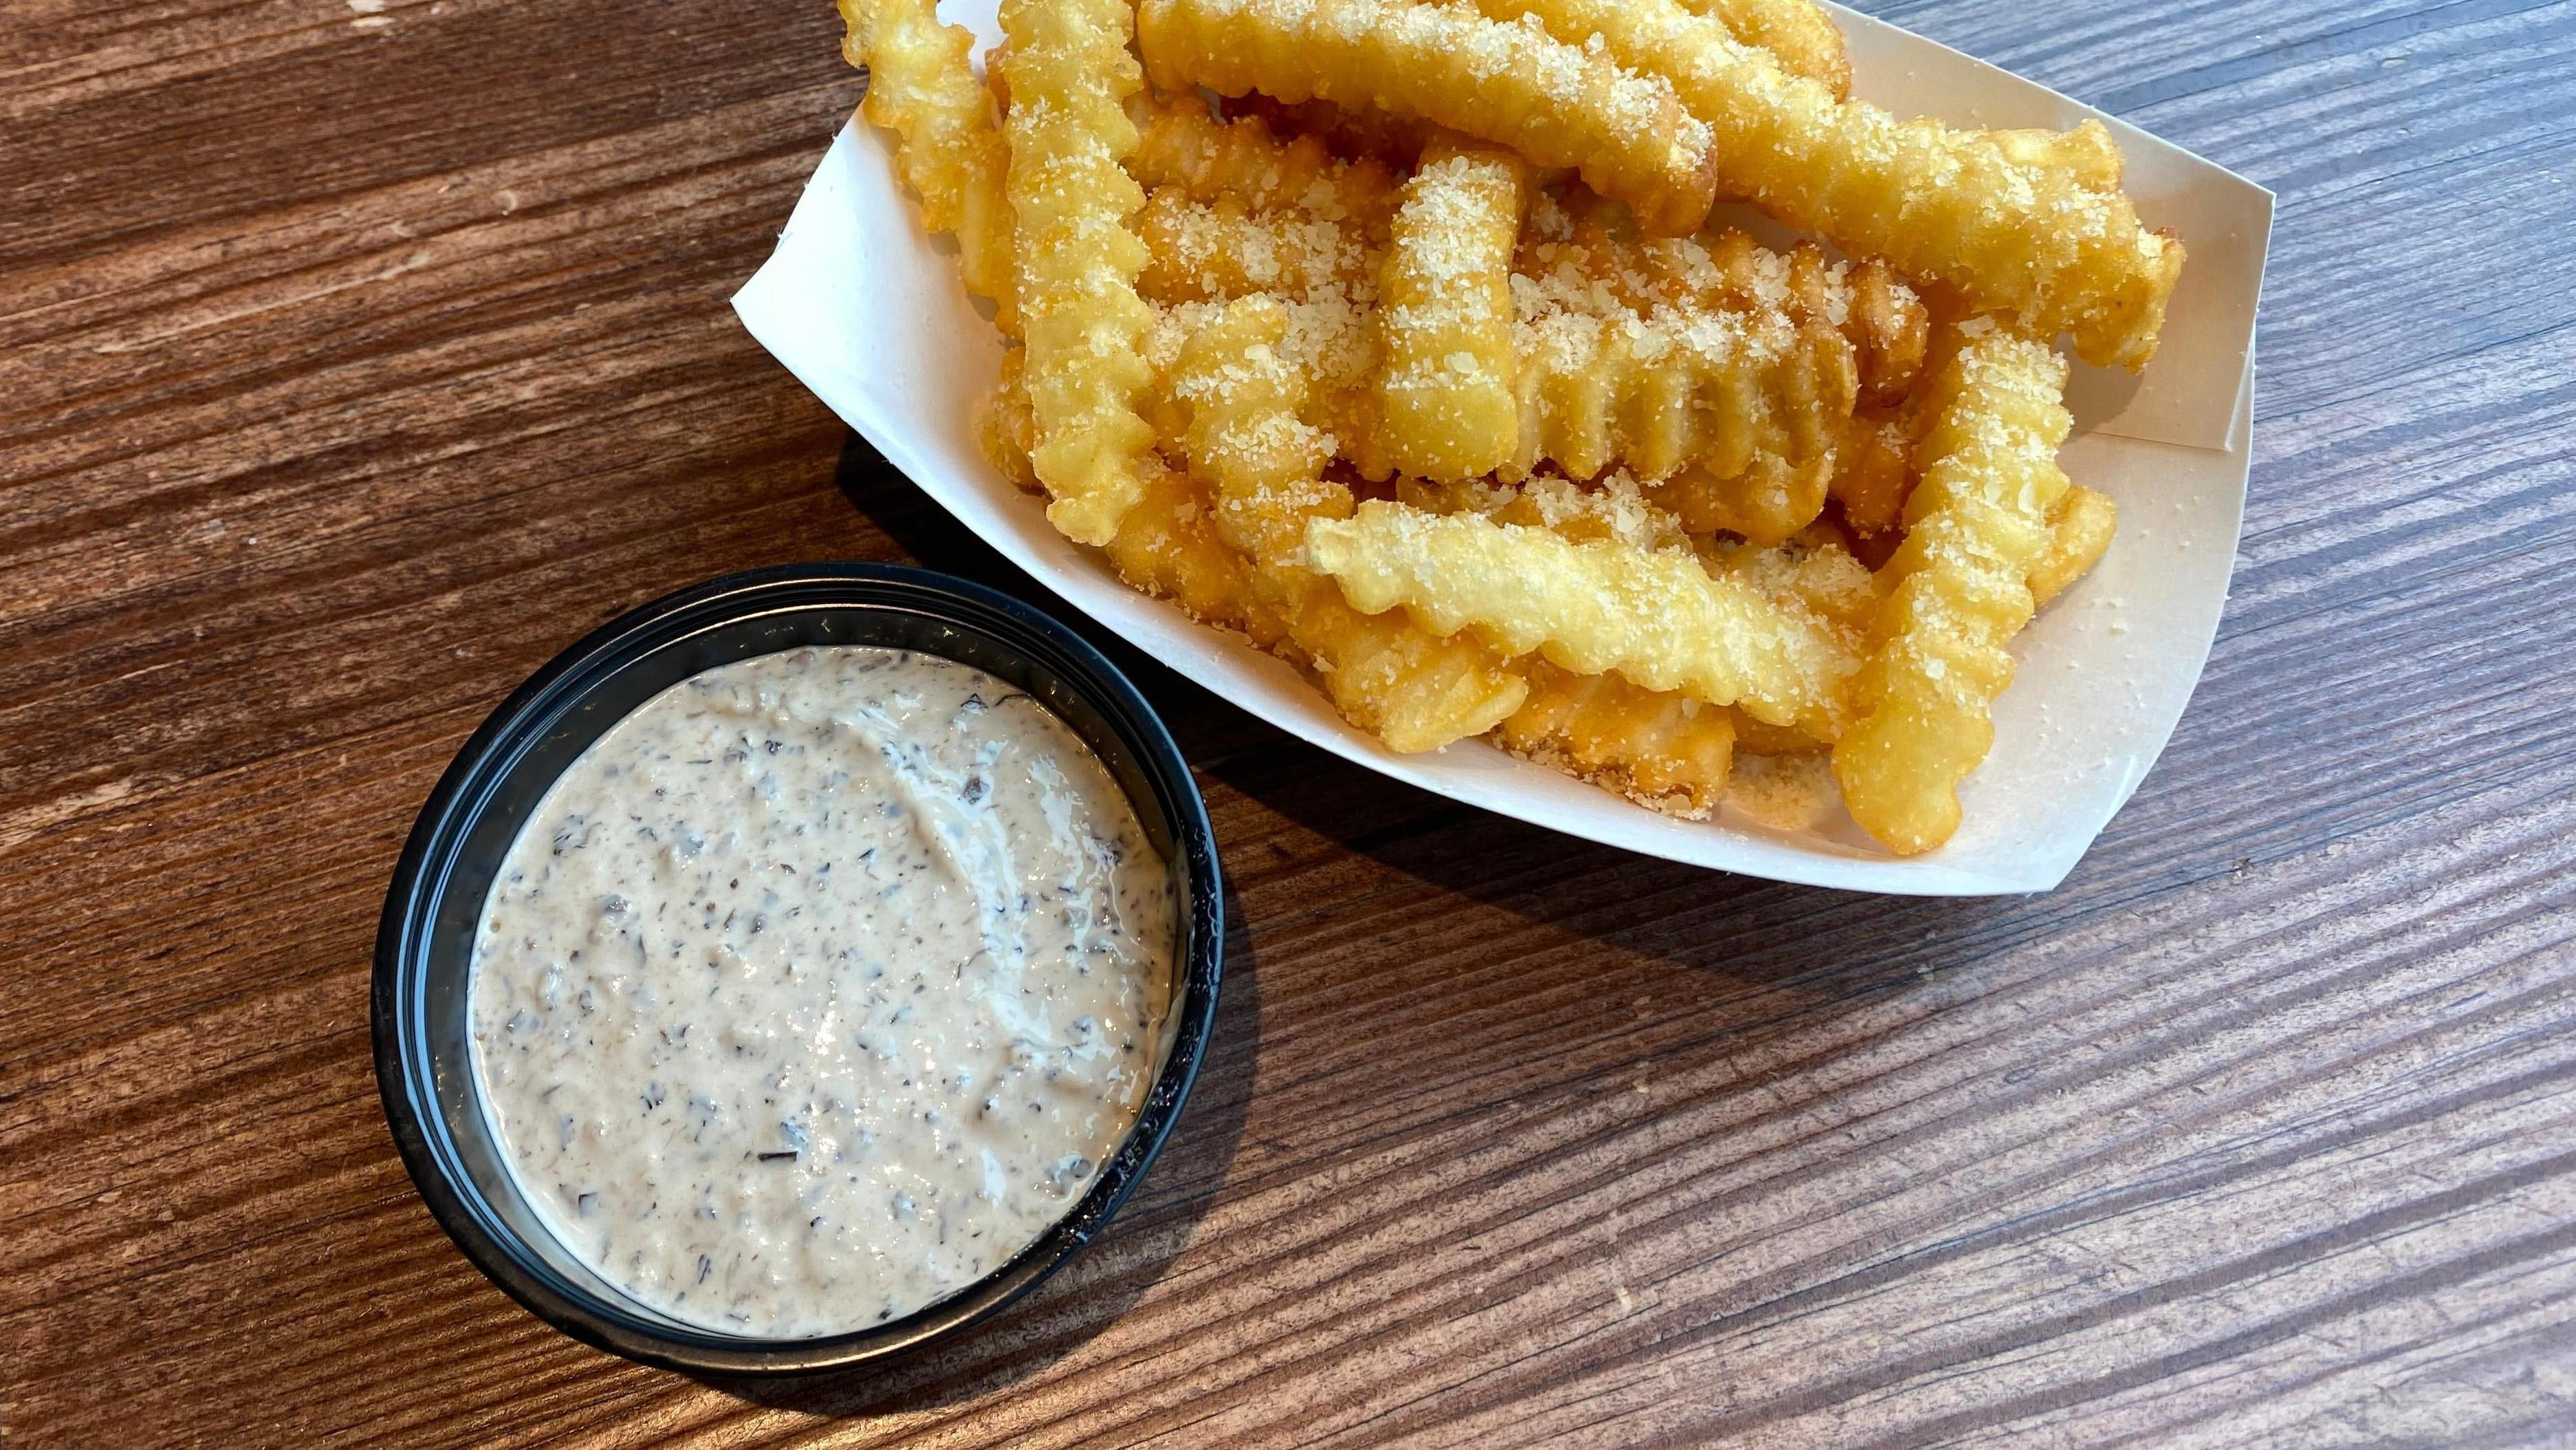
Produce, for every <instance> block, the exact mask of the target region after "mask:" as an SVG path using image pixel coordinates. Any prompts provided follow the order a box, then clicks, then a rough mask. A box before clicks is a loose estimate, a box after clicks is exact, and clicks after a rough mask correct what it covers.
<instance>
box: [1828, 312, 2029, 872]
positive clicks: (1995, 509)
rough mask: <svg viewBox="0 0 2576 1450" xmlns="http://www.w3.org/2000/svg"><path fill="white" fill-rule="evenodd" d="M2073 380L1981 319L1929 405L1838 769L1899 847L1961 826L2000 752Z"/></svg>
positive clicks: (1857, 801)
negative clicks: (1966, 781)
mask: <svg viewBox="0 0 2576 1450" xmlns="http://www.w3.org/2000/svg"><path fill="white" fill-rule="evenodd" d="M2065 386H2066V360H2065V359H2063V358H2061V357H2059V356H2058V355H2057V354H2056V353H2055V352H2052V351H2050V350H2049V348H2048V347H2047V345H2046V344H2044V343H2040V342H2037V341H2034V340H2032V339H2030V338H2028V337H2025V336H2022V335H2020V334H2018V333H2015V332H2012V331H2010V330H2008V329H2006V328H2003V327H2001V326H1998V325H1996V324H1995V323H1993V322H1991V321H1988V320H1985V319H1979V320H1977V321H1975V322H1971V323H1968V324H1966V325H1964V326H1963V327H1961V328H1960V329H1959V336H1958V339H1957V341H1956V344H1955V348H1954V351H1953V354H1952V356H1951V357H1950V359H1949V361H1948V362H1947V363H1946V364H1945V365H1944V367H1943V369H1942V371H1941V374H1940V376H1939V377H1937V378H1936V379H1935V380H1934V382H1933V388H1934V392H1933V394H1932V395H1931V396H1930V397H1929V398H1927V399H1926V400H1925V404H1926V408H1927V415H1928V416H1929V417H1930V419H1931V426H1930V428H1929V430H1928V431H1927V432H1926V433H1925V434H1924V436H1923V439H1922V441H1921V442H1920V443H1919V444H1918V445H1917V448H1916V451H1915V458H1916V461H1917V463H1918V464H1919V466H1920V472H1921V474H1922V478H1921V480H1920V481H1919V482H1918V483H1916V484H1915V486H1914V492H1913V495H1912V497H1911V498H1909V499H1908V500H1907V501H1906V505H1905V516H1906V517H1905V522H1906V536H1905V542H1904V544H1903V545H1901V546H1900V547H1899V548H1898V549H1897V551H1896V555H1895V557H1894V558H1892V559H1890V560H1889V561H1888V564H1887V567H1886V568H1885V569H1884V570H1883V571H1882V573H1883V574H1884V575H1885V577H1886V578H1887V580H1888V581H1889V582H1890V583H1891V584H1893V586H1894V587H1893V589H1892V590H1891V592H1890V593H1889V594H1888V597H1887V602H1886V604H1885V605H1883V606H1882V607H1881V609H1880V611H1879V619H1878V623H1877V628H1876V630H1875V634H1876V638H1877V641H1878V643H1877V646H1876V649H1875V651H1874V652H1873V654H1872V655H1871V657H1870V660H1869V663H1868V665H1867V666H1866V667H1865V668H1864V669H1863V670H1862V671H1861V673H1860V675H1859V677H1858V678H1857V679H1856V680H1855V681H1854V682H1853V684H1854V689H1855V693H1856V697H1857V699H1856V706H1857V709H1858V711H1859V717H1858V719H1857V720H1856V722H1855V723H1854V724H1853V725H1852V727H1851V729H1850V731H1849V732H1848V733H1846V734H1845V735H1843V736H1842V738H1841V739H1840V740H1839V741H1838V742H1837V743H1836V744H1835V746H1834V762H1833V764H1834V776H1835V778H1836V779H1837V780H1839V781H1841V782H1842V788H1843V802H1844V804H1845V805H1846V806H1847V807H1849V808H1850V810H1851V814H1852V819H1854V820H1856V821H1858V822H1860V824H1861V827H1862V828H1863V829H1864V830H1866V831H1868V832H1869V833H1870V834H1871V835H1873V836H1875V837H1877V838H1878V839H1879V840H1880V841H1881V842H1883V843H1885V844H1886V845H1887V846H1888V848H1889V849H1891V850H1893V851H1895V852H1897V853H1898V854H1900V855H1907V856H1911V855H1915V854H1918V853H1920V852H1924V851H1928V850H1931V849H1932V848H1933V847H1935V846H1938V845H1940V844H1941V843H1942V842H1944V841H1947V840H1948V839H1950V836H1951V835H1952V833H1954V832H1955V831H1957V830H1958V827H1959V797H1958V790H1957V786H1958V782H1959V781H1960V780H1961V779H1963V778H1965V777H1966V776H1967V774H1968V773H1969V772H1970V771H1972V770H1974V769H1976V767H1977V764H1978V762H1980V761H1982V760H1983V759H1985V756H1986V752H1987V750H1988V749H1989V748H1991V747H1992V745H1993V742H1994V721H1993V716H1992V710H1993V705H1994V700H1995V697H1996V696H1997V695H1999V694H2001V693H2002V692H2003V688H2004V686H2005V684H2006V683H2008V682H2009V681H2010V680H2011V678H2012V670H2013V660H2012V656H2011V654H2009V653H2008V652H2007V651H2006V648H2005V646H2006V645H2008V644H2009V643H2010V642H2011V640H2012V637H2013V636H2014V635H2015V634H2017V633H2019V632H2020V630H2021V627H2022V626H2023V625H2024V624H2026V623H2028V622H2029V619H2030V616H2031V611H2032V610H2033V608H2034V607H2035V606H2034V605H2033V603H2032V599H2031V590H2030V578H2031V574H2032V570H2033V567H2034V566H2035V565H2037V564H2038V563H2039V562H2040V561H2041V560H2042V559H2043V558H2044V557H2045V555H2046V553H2047V550H2048V545H2049V529H2048V520H2049V515H2050V512H2051V511H2052V510H2053V509H2054V508H2055V507H2056V505H2057V502H2058V500H2059V498H2060V497H2062V496H2063V495H2064V494H2065V493H2066V490H2067V480H2066V475H2065V474H2064V473H2063V472H2061V471H2060V470H2059V469H2058V466H2057V450H2058V447H2059V445H2060V444H2062V443H2064V442H2065V441H2066V434H2067V430H2068V428H2069V426H2070V420H2069V418H2068V416H2067V412H2066V408H2065V406H2064V404H2063V402H2062V401H2061V398H2062V395H2063V393H2064V390H2065Z"/></svg>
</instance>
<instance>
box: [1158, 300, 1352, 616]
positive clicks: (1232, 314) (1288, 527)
mask: <svg viewBox="0 0 2576 1450" xmlns="http://www.w3.org/2000/svg"><path fill="white" fill-rule="evenodd" d="M1287 337H1288V310H1287V308H1286V307H1284V306H1282V305H1281V304H1280V302H1279V301H1278V299H1276V298H1273V297H1269V296H1263V295H1255V296H1251V297H1244V298H1240V299H1237V300H1236V301H1234V302H1232V303H1229V304H1227V306H1226V307H1225V309H1224V310H1223V311H1221V312H1219V313H1217V314H1216V315H1215V316H1214V317H1212V318H1210V319H1209V320H1208V321H1206V322H1205V323H1204V324H1202V325H1201V326H1200V327H1199V328H1198V329H1197V330H1196V331H1195V332H1193V333H1192V334H1191V335H1190V338H1189V340H1188V341H1187V342H1186V343H1184V344H1182V347H1181V356H1180V360H1179V362H1178V363H1177V364H1176V365H1175V366H1174V368H1173V371H1172V383H1171V389H1172V396H1173V397H1174V399H1176V400H1177V401H1178V402H1179V403H1180V404H1181V407H1182V408H1183V410H1184V411H1185V412H1186V413H1187V415H1188V417H1189V422H1188V424H1187V426H1186V429H1185V431H1184V433H1183V439H1184V447H1185V448H1186V449H1187V451H1188V454H1189V460H1190V470H1191V471H1192V472H1194V473H1196V474H1197V475H1198V476H1199V477H1201V478H1203V479H1205V480H1207V481H1208V483H1210V484H1211V485H1212V486H1213V487H1214V488H1215V489H1216V498H1217V533H1218V535H1219V536H1220V537H1222V538H1223V539H1224V540H1225V541H1226V542H1227V543H1228V544H1231V545H1232V546H1234V547H1235V548H1237V549H1240V550H1242V551H1243V552H1244V553H1246V554H1249V555H1251V556H1252V558H1253V559H1254V561H1255V562H1256V563H1258V564H1260V565H1262V566H1264V567H1265V568H1266V567H1267V566H1269V565H1270V564H1271V563H1273V562H1275V561H1278V560H1281V559H1283V558H1287V557H1289V556H1291V555H1293V554H1294V553H1295V552H1296V550H1297V547H1298V544H1299V543H1300V541H1302V540H1303V539H1304V537H1305V532H1306V521H1307V519H1309V518H1312V517H1324V518H1344V517H1347V516H1348V515H1349V514H1350V511H1351V494H1350V490H1349V489H1347V488H1343V487H1341V486H1340V485H1338V484H1333V483H1327V482H1326V481H1325V480H1324V476H1323V475H1324V465H1325V464H1326V463H1329V462H1331V461H1332V457H1333V440H1332V439H1331V438H1329V437H1327V436H1326V435H1324V434H1322V433H1320V432H1318V431H1316V430H1315V429H1314V428H1313V427H1311V426H1309V425H1308V424H1306V423H1305V422H1303V421H1302V420H1300V419H1299V417H1298V416H1297V412H1298V406H1299V405H1300V404H1301V403H1302V402H1303V401H1304V394H1305V391H1306V380H1305V378H1304V377H1302V376H1301V375H1300V374H1299V373H1298V372H1297V370H1296V369H1295V368H1293V367H1291V366H1290V365H1289V363H1288V360H1287V359H1286V358H1285V357H1283V356H1282V355H1281V351H1280V349H1281V346H1282V344H1283V343H1285V342H1286V340H1287Z"/></svg>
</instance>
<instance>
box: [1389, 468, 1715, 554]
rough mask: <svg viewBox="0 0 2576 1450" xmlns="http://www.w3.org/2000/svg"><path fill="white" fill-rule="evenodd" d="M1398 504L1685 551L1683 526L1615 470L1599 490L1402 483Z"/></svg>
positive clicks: (1552, 481)
mask: <svg viewBox="0 0 2576 1450" xmlns="http://www.w3.org/2000/svg"><path fill="white" fill-rule="evenodd" d="M1395 496H1396V499H1397V501H1398V502H1400V503H1403V504H1404V505H1406V506H1407V507H1409V508H1417V509H1420V510H1422V511H1423V512H1424V513H1434V514H1454V513H1477V514H1483V515H1484V516H1485V517H1487V518H1490V519H1493V520H1494V521H1496V522H1497V523H1506V524H1526V525H1528V526H1530V527H1533V528H1542V529H1548V530H1552V531H1553V532H1555V533H1556V534H1558V535H1559V536H1561V537H1563V538H1568V539H1572V540H1573V541H1574V542H1576V543H1578V544H1587V543H1592V542H1594V541H1596V540H1602V539H1610V540H1616V541H1617V542H1619V543H1623V544H1627V545H1630V546H1631V547H1634V548H1639V549H1687V548H1689V547H1691V538H1690V535H1689V534H1688V533H1687V532H1685V531H1684V530H1683V528H1682V521H1681V520H1680V519H1679V518H1677V517H1675V516H1674V515H1672V514H1670V513H1668V512H1666V511H1665V510H1663V509H1660V508H1657V507H1656V506H1655V505H1654V504H1653V503H1652V502H1650V501H1649V500H1648V499H1647V497H1646V494H1645V490H1644V489H1642V488H1641V487H1639V486H1638V483H1637V480H1636V479H1635V478H1633V477H1631V476H1629V475H1628V474H1627V473H1626V472H1625V471H1614V472H1612V473H1610V474H1609V475H1608V476H1606V477H1604V478H1603V479H1602V480H1601V482H1600V483H1599V484H1598V485H1592V484H1582V483H1576V482H1575V481H1573V480H1572V479H1566V478H1557V477H1554V476H1552V475H1546V474H1541V475H1539V476H1538V477H1535V478H1528V479H1523V480H1522V481H1521V482H1519V483H1516V484H1508V483H1486V482H1483V481H1481V480H1475V479H1469V480H1467V481H1465V482H1460V483H1436V482H1433V481H1432V480H1430V479H1425V478H1406V479H1400V480H1398V481H1397V484H1396V495H1395Z"/></svg>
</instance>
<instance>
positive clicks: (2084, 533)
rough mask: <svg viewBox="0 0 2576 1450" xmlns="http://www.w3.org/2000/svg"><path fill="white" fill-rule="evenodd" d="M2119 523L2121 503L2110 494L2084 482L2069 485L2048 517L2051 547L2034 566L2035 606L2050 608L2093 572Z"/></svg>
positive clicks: (2033, 598) (2031, 578)
mask: <svg viewBox="0 0 2576 1450" xmlns="http://www.w3.org/2000/svg"><path fill="white" fill-rule="evenodd" d="M2119 527H2120V506H2119V505H2118V504H2117V503H2115V502H2113V501H2112V499H2111V496H2110V495H2108V494H2103V493H2096V492H2094V491H2093V490H2092V489H2089V488H2083V487H2080V486H2079V487H2076V488H2070V489H2068V490H2067V491H2066V496H2065V497H2064V498H2062V499H2059V500H2058V501H2057V513H2056V515H2055V516H2054V517H2052V518H2051V519H2049V521H2048V547H2047V548H2046V549H2044V550H2042V551H2041V552H2040V556H2039V562H2038V563H2037V564H2035V565H2033V566H2032V567H2031V571H2030V600H2031V606H2032V607H2033V608H2035V609H2045V608H2047V607H2048V603H2049V601H2050V600H2053V599H2055V598H2056V597H2057V596H2058V595H2060V594H2063V593H2065V592H2066V591H2067V590H2068V589H2069V588H2070V587H2072V586H2073V585H2074V583H2075V581H2076V580H2078V579H2081V578H2083V577H2084V576H2085V575H2087V574H2090V573H2092V572H2093V566H2094V565H2096V564H2099V563H2101V562H2102V556H2103V555H2104V554H2106V553H2108V552H2110V548H2111V535H2112V534H2114V533H2116V532H2117V531H2118V530H2119Z"/></svg>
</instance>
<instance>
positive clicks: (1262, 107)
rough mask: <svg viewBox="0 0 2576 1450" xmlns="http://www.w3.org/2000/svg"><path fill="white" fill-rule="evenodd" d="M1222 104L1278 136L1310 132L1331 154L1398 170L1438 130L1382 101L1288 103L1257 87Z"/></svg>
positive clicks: (1407, 166)
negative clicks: (1255, 118)
mask: <svg viewBox="0 0 2576 1450" xmlns="http://www.w3.org/2000/svg"><path fill="white" fill-rule="evenodd" d="M1225 110H1226V114H1227V115H1228V116H1238V115H1241V116H1258V117H1260V118H1261V119H1262V120H1263V121H1265V122H1267V123H1269V126H1270V129H1271V130H1272V131H1273V132H1275V133H1277V134H1279V135H1282V136H1312V137H1314V138H1315V139H1316V140H1318V141H1321V142H1322V143H1323V144H1324V147H1325V149H1326V150H1329V151H1331V152H1332V153H1333V154H1334V155H1336V156H1348V157H1351V158H1353V159H1355V160H1376V161H1379V162H1383V163H1384V164H1386V165H1388V166H1391V167H1394V168H1395V169H1397V170H1398V171H1411V170H1412V169H1413V168H1414V166H1415V165H1416V164H1418V163H1419V162H1420V161H1421V160H1422V151H1423V148H1424V147H1426V146H1429V145H1430V144H1431V143H1432V141H1433V140H1435V139H1437V137H1438V136H1439V134H1440V128H1439V127H1437V126H1434V125H1432V124H1431V123H1430V122H1428V121H1422V120H1417V119H1415V118H1414V117H1411V116H1400V115H1397V114H1396V113H1395V112H1393V111H1390V110H1388V109H1386V108H1385V107H1383V106H1376V105H1359V106H1343V105H1336V104H1334V103H1333V102H1331V101H1317V100H1305V101H1299V102H1298V103H1297V104H1295V105H1293V106H1292V105H1290V104H1288V103H1287V102H1286V101H1282V100H1279V99H1276V98H1275V97H1271V96H1265V95H1263V94H1261V93H1260V92H1259V91H1253V92H1251V93H1249V94H1247V95H1243V96H1238V97H1236V98H1234V99H1232V100H1229V101H1227V102H1226V105H1225Z"/></svg>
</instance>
